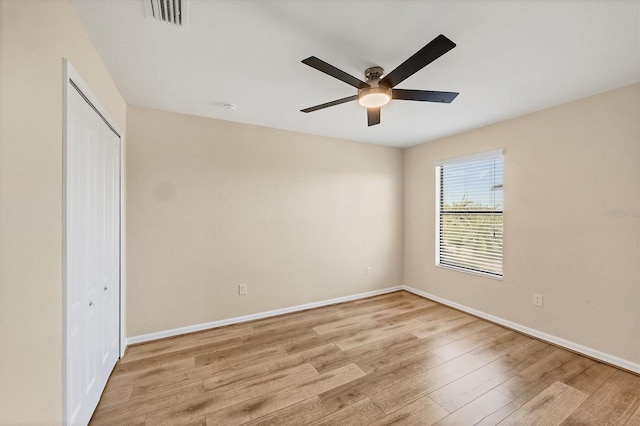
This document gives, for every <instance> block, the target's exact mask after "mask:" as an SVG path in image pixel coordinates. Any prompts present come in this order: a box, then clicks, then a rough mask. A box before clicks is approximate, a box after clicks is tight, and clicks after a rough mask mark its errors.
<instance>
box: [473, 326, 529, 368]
mask: <svg viewBox="0 0 640 426" xmlns="http://www.w3.org/2000/svg"><path fill="white" fill-rule="evenodd" d="M532 341H535V339H533V338H531V337H529V336H525V335H524V334H520V333H517V332H514V333H511V334H506V335H504V336H502V337H500V338H498V339H496V340H494V341H492V342H489V343H487V344H486V345H484V346H480V347H479V348H477V349H474V350H473V351H471V353H472V354H473V355H475V356H477V357H478V358H481V359H484V360H485V361H489V362H490V361H494V360H496V359H498V358H500V357H501V356H502V355H505V354H507V353H509V352H513V351H514V350H516V349H518V348H520V347H522V346H526V345H528V344H530V343H531V342H532Z"/></svg>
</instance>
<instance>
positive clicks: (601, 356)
mask: <svg viewBox="0 0 640 426" xmlns="http://www.w3.org/2000/svg"><path fill="white" fill-rule="evenodd" d="M401 288H402V289H403V290H406V291H408V292H410V293H413V294H416V295H418V296H422V297H424V298H427V299H430V300H433V301H435V302H438V303H442V304H443V305H447V306H450V307H452V308H455V309H458V310H460V311H464V312H467V313H470V314H472V315H475V316H477V317H480V318H484V319H486V320H488V321H491V322H494V323H496V324H500V325H504V326H505V327H507V328H510V329H512V330H516V331H519V332H521V333H524V334H527V335H529V336H533V337H536V338H538V339H540V340H544V341H546V342H549V343H552V344H554V345H557V346H561V347H563V348H566V349H569V350H571V351H573V352H577V353H580V354H583V355H586V356H588V357H590V358H594V359H597V360H599V361H603V362H606V363H607V364H611V365H615V366H617V367H620V368H623V369H625V370H628V371H633V372H634V373H638V374H640V364H638V363H635V362H631V361H628V360H626V359H622V358H619V357H616V356H613V355H611V354H608V353H605V352H601V351H598V350H596V349H593V348H590V347H587V346H583V345H580V344H578V343H575V342H572V341H570V340H566V339H563V338H560V337H557V336H554V335H552V334H547V333H544V332H542V331H538V330H536V329H533V328H529V327H526V326H524V325H520V324H517V323H515V322H511V321H508V320H506V319H503V318H500V317H496V316H494V315H491V314H487V313H486V312H482V311H478V310H477V309H473V308H470V307H468V306H465V305H461V304H459V303H456V302H452V301H450V300H447V299H443V298H442V297H438V296H436V295H433V294H431V293H427V292H425V291H422V290H418V289H415V288H413V287H409V286H406V285H403V286H401Z"/></svg>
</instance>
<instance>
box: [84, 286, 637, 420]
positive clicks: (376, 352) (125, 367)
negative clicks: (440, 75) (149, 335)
mask: <svg viewBox="0 0 640 426" xmlns="http://www.w3.org/2000/svg"><path fill="white" fill-rule="evenodd" d="M91 424H92V425H102V424H108V425H143V424H146V425H154V426H155V425H163V424H170V425H175V424H201V425H204V424H206V425H240V424H250V425H296V426H298V425H308V424H310V425H339V426H343V425H376V426H377V425H390V424H394V425H420V426H423V425H430V424H439V425H475V424H480V425H494V424H502V425H530V424H537V425H558V424H566V425H640V376H637V375H634V374H631V373H628V372H625V371H622V370H619V369H616V368H614V367H611V366H608V365H605V364H602V363H599V362H597V361H594V360H591V359H589V358H585V357H583V356H580V355H576V354H574V353H572V352H569V351H566V350H564V349H560V348H558V347H555V346H552V345H550V344H547V343H544V342H541V341H539V340H536V339H533V338H530V337H527V336H524V335H522V334H520V333H517V332H514V331H511V330H508V329H506V328H503V327H501V326H498V325H495V324H492V323H490V322H487V321H485V320H482V319H478V318H476V317H474V316H471V315H468V314H465V313H463V312H460V311H457V310H454V309H451V308H448V307H445V306H443V305H440V304H437V303H435V302H432V301H430V300H426V299H424V298H421V297H418V296H416V295H413V294H410V293H407V292H404V291H400V292H395V293H390V294H386V295H382V296H376V297H372V298H369V299H363V300H359V301H354V302H348V303H343V304H338V305H332V306H327V307H322V308H317V309H312V310H308V311H303V312H297V313H292V314H287V315H283V316H278V317H272V318H268V319H263V320H258V321H253V322H249V323H243V324H237V325H232V326H227V327H222V328H218V329H212V330H208V331H203V332H198V333H193V334H189V335H185V336H180V337H175V338H170V339H164V340H158V341H154V342H149V343H145V344H140V345H137V346H132V347H130V348H129V349H128V350H127V353H126V355H125V356H124V357H123V358H122V359H121V360H120V361H119V362H118V364H117V365H116V368H115V370H114V372H113V374H112V376H111V378H110V379H109V382H108V384H107V388H106V390H105V393H104V395H103V397H102V399H101V401H100V404H99V406H98V408H97V410H96V412H95V414H94V416H93V419H92V421H91Z"/></svg>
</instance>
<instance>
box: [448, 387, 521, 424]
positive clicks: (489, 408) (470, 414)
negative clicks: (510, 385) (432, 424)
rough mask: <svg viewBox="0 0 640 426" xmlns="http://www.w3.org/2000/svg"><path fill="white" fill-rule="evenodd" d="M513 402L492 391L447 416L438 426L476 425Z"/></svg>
mask: <svg viewBox="0 0 640 426" xmlns="http://www.w3.org/2000/svg"><path fill="white" fill-rule="evenodd" d="M510 402H511V400H510V399H509V398H508V397H506V396H504V395H503V394H501V393H500V392H498V391H495V390H490V391H489V392H487V393H485V394H483V395H481V396H480V397H479V398H476V399H474V400H473V401H471V402H470V403H469V404H467V405H465V406H463V407H462V408H460V409H459V410H456V411H455V412H453V413H451V414H450V415H448V416H446V417H445V418H443V419H442V420H440V421H439V422H437V423H436V424H437V425H451V426H458V425H475V424H477V423H478V422H480V421H482V419H484V418H485V417H487V416H488V415H489V414H491V413H493V412H495V411H497V410H498V409H500V408H501V407H504V406H505V405H507V404H509V403H510Z"/></svg>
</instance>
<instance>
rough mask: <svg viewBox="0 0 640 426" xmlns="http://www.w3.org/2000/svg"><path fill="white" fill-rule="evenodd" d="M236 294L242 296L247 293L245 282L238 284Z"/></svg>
mask: <svg viewBox="0 0 640 426" xmlns="http://www.w3.org/2000/svg"><path fill="white" fill-rule="evenodd" d="M238 294H239V295H240V296H244V295H246V294H247V285H246V284H238Z"/></svg>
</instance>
